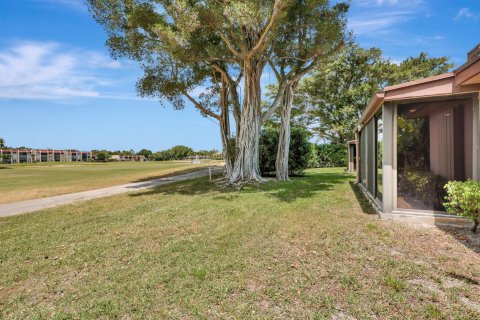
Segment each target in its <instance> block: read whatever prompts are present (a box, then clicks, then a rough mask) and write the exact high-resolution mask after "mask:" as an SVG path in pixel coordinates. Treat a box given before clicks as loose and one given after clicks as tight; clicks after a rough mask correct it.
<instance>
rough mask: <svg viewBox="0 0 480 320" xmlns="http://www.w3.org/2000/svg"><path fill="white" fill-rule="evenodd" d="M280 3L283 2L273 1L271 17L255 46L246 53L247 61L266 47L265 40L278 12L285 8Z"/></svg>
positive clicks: (279, 0) (280, 0)
mask: <svg viewBox="0 0 480 320" xmlns="http://www.w3.org/2000/svg"><path fill="white" fill-rule="evenodd" d="M282 2H283V1H282V0H275V3H274V5H273V11H272V15H271V16H270V20H269V21H268V23H267V26H266V27H265V29H264V30H263V32H262V34H261V35H260V38H259V39H258V41H257V44H256V45H255V46H254V47H253V48H252V50H250V52H249V53H248V55H247V59H250V58H251V57H252V56H253V55H254V54H256V53H257V51H263V50H264V48H265V47H266V38H267V36H268V33H269V32H270V30H271V29H272V28H273V26H274V25H275V23H276V22H277V18H278V16H279V15H280V12H281V11H282V10H283V9H284V8H285V7H286V4H285V5H283V6H282V5H281V4H282Z"/></svg>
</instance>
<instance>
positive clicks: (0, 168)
mask: <svg viewBox="0 0 480 320" xmlns="http://www.w3.org/2000/svg"><path fill="white" fill-rule="evenodd" d="M2 169H12V167H2V166H0V170H2Z"/></svg>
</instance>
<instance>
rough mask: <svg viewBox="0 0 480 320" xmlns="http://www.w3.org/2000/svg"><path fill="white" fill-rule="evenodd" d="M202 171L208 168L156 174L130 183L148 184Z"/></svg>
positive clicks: (216, 168)
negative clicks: (152, 181)
mask: <svg viewBox="0 0 480 320" xmlns="http://www.w3.org/2000/svg"><path fill="white" fill-rule="evenodd" d="M211 168H212V170H218V169H219V168H222V167H220V166H212V167H211ZM202 170H208V167H198V168H189V169H183V170H179V171H174V172H170V173H164V174H158V175H154V176H148V177H145V178H141V179H137V180H133V181H131V182H148V181H151V180H156V179H162V178H169V177H174V176H179V175H182V174H186V173H192V172H196V171H202Z"/></svg>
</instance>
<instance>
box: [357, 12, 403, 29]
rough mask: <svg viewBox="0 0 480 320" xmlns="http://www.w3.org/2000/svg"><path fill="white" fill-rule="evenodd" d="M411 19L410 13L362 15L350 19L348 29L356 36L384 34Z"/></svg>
mask: <svg viewBox="0 0 480 320" xmlns="http://www.w3.org/2000/svg"><path fill="white" fill-rule="evenodd" d="M411 18H412V13H411V12H410V11H396V12H389V13H378V14H363V15H358V16H354V17H351V18H350V20H349V27H350V28H351V29H352V30H353V32H354V33H355V34H356V35H364V34H371V35H373V34H379V33H381V34H385V33H389V32H391V31H392V30H393V28H395V27H397V26H398V24H400V23H403V22H406V21H408V20H410V19H411Z"/></svg>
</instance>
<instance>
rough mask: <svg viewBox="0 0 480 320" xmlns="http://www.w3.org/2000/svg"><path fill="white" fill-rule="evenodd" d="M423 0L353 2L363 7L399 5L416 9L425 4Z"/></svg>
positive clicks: (398, 6) (366, 0)
mask: <svg viewBox="0 0 480 320" xmlns="http://www.w3.org/2000/svg"><path fill="white" fill-rule="evenodd" d="M423 3H424V1H423V0H356V1H354V2H353V4H356V5H359V6H362V7H397V8H407V7H408V8H410V9H415V8H416V7H418V6H421V5H423Z"/></svg>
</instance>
